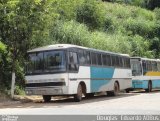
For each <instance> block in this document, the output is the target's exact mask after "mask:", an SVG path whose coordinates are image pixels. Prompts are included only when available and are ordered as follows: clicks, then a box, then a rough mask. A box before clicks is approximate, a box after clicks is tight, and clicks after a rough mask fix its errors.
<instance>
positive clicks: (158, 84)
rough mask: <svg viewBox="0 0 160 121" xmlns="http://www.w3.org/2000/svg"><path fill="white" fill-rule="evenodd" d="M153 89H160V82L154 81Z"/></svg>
mask: <svg viewBox="0 0 160 121" xmlns="http://www.w3.org/2000/svg"><path fill="white" fill-rule="evenodd" d="M152 88H160V80H153V81H152Z"/></svg>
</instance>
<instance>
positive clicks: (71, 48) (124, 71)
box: [25, 44, 132, 102]
mask: <svg viewBox="0 0 160 121" xmlns="http://www.w3.org/2000/svg"><path fill="white" fill-rule="evenodd" d="M25 79H26V89H25V90H26V94H27V95H42V96H43V99H44V101H45V102H48V101H50V100H51V97H52V96H60V95H68V96H71V95H72V96H74V99H75V101H81V100H82V95H83V96H94V94H95V93H96V92H104V91H105V92H107V95H113V96H114V95H117V94H118V92H119V91H120V90H124V89H127V88H131V87H132V74H131V67H130V57H129V56H128V55H123V54H117V53H112V52H106V51H101V50H96V49H91V48H86V47H81V46H76V45H70V44H56V45H49V46H45V47H40V48H36V49H33V50H31V51H28V64H27V68H26V75H25Z"/></svg>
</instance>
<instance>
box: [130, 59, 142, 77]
mask: <svg viewBox="0 0 160 121" xmlns="http://www.w3.org/2000/svg"><path fill="white" fill-rule="evenodd" d="M131 68H132V76H140V75H142V68H141V63H140V61H138V60H131Z"/></svg>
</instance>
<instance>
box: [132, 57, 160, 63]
mask: <svg viewBox="0 0 160 121" xmlns="http://www.w3.org/2000/svg"><path fill="white" fill-rule="evenodd" d="M131 59H141V60H146V61H147V60H148V61H159V62H160V59H151V58H142V57H131Z"/></svg>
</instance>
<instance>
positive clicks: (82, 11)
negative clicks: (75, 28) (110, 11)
mask: <svg viewBox="0 0 160 121" xmlns="http://www.w3.org/2000/svg"><path fill="white" fill-rule="evenodd" d="M105 16H106V14H105V9H104V5H103V4H102V2H99V1H97V0H85V2H84V3H83V4H82V5H81V6H79V7H78V8H77V10H76V20H77V21H78V22H80V23H84V24H86V25H87V26H88V27H89V28H90V29H91V30H93V29H99V28H102V27H103V26H104V22H105Z"/></svg>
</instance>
